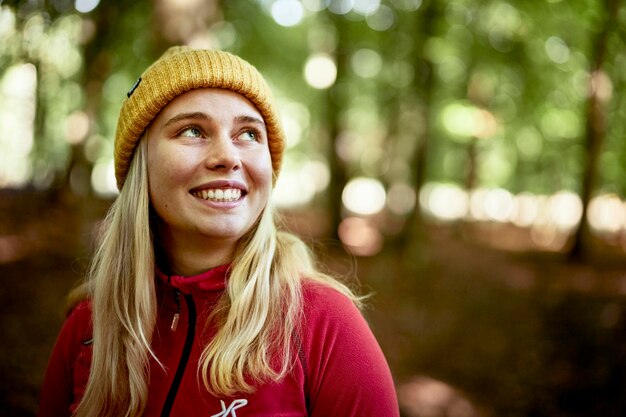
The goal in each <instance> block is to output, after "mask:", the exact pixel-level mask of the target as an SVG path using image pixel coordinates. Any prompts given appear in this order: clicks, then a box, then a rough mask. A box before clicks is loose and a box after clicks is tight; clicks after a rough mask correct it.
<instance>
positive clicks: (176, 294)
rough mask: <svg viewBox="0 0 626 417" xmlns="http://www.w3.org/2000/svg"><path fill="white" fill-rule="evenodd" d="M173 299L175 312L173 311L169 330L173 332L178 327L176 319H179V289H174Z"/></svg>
mask: <svg viewBox="0 0 626 417" xmlns="http://www.w3.org/2000/svg"><path fill="white" fill-rule="evenodd" d="M174 300H175V301H176V313H174V317H172V324H171V325H170V330H171V331H173V332H175V331H176V329H177V328H178V320H179V319H180V291H178V290H175V291H174Z"/></svg>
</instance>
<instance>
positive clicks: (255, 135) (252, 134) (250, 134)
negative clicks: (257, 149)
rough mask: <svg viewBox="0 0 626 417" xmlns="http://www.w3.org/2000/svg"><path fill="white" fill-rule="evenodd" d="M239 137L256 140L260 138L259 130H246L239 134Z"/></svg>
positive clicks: (251, 140)
mask: <svg viewBox="0 0 626 417" xmlns="http://www.w3.org/2000/svg"><path fill="white" fill-rule="evenodd" d="M239 139H241V140H245V141H250V142H256V141H258V140H259V132H257V131H256V130H246V131H245V132H243V133H242V134H241V135H239Z"/></svg>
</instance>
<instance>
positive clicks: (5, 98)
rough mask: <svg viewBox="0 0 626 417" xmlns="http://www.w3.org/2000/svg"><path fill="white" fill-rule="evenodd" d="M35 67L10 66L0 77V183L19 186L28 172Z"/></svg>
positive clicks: (34, 102) (35, 77)
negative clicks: (0, 133) (0, 132)
mask: <svg viewBox="0 0 626 417" xmlns="http://www.w3.org/2000/svg"><path fill="white" fill-rule="evenodd" d="M36 90H37V69H36V68H35V66H34V65H33V64H17V65H14V66H12V67H10V68H9V69H8V70H7V71H6V73H5V74H4V77H2V79H1V80H0V131H2V132H3V133H2V135H0V187H15V188H19V187H22V186H24V185H26V184H27V183H28V182H29V181H30V179H31V176H32V163H31V159H30V152H31V149H32V148H33V143H34V122H35V111H36V102H37V97H36Z"/></svg>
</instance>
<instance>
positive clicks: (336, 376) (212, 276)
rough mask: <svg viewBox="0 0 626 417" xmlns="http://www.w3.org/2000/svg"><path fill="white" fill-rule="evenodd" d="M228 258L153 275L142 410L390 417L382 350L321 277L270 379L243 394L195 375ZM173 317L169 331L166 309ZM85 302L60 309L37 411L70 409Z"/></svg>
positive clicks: (85, 323) (78, 374)
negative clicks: (289, 365) (223, 392)
mask: <svg viewBox="0 0 626 417" xmlns="http://www.w3.org/2000/svg"><path fill="white" fill-rule="evenodd" d="M226 272H227V266H224V267H219V268H215V269H212V270H210V271H208V272H206V273H204V274H201V275H198V276H195V277H179V276H172V277H165V276H161V275H160V274H159V276H160V278H161V280H159V285H158V293H159V311H158V320H157V329H156V331H155V333H154V337H153V339H154V340H153V342H152V347H153V349H154V351H155V353H156V356H157V357H158V358H159V360H160V361H161V362H162V363H163V364H164V365H165V370H164V369H162V368H161V367H160V366H159V364H157V363H156V361H154V360H151V363H150V385H149V393H148V405H147V409H146V411H145V413H144V416H162V417H163V416H180V417H183V416H184V417H192V416H204V417H246V416H255V417H263V416H267V417H270V416H271V417H278V416H281V417H292V416H293V417H296V416H312V417H369V416H371V417H387V416H389V417H397V416H399V411H398V403H397V399H396V394H395V390H394V386H393V381H392V378H391V374H390V372H389V368H388V366H387V363H386V361H385V358H384V356H383V354H382V352H381V350H380V348H379V346H378V343H377V342H376V340H375V339H374V336H373V335H372V332H371V331H370V329H369V327H368V326H367V323H366V322H365V320H364V319H363V317H362V316H361V314H360V312H359V311H358V310H357V309H356V307H355V306H354V305H353V304H352V302H351V301H350V300H349V299H347V298H346V297H345V296H343V295H342V294H340V293H338V292H337V291H335V290H333V289H331V288H328V287H326V286H323V285H321V284H316V283H311V282H306V283H305V284H304V287H303V297H304V299H303V301H304V323H303V327H302V328H303V330H302V335H301V337H300V338H301V340H299V341H298V343H299V344H300V345H301V349H300V358H299V360H298V361H296V365H295V366H294V367H293V369H292V371H291V372H290V373H289V374H288V375H287V376H286V377H285V378H284V379H282V380H281V381H279V382H277V383H266V384H263V385H260V386H258V387H257V389H256V391H255V392H254V393H252V394H241V395H236V396H234V397H233V398H216V397H214V396H212V395H210V394H209V393H208V392H206V391H205V390H204V389H203V388H202V383H201V382H200V383H199V381H198V378H197V369H198V359H199V357H200V354H201V352H202V349H203V347H204V346H205V345H206V343H207V342H208V340H210V338H211V337H212V332H213V331H212V330H211V329H207V328H206V326H205V325H204V323H205V322H206V319H207V317H208V315H209V314H210V312H211V310H212V308H213V306H214V305H215V302H216V301H217V299H218V298H219V296H220V295H221V294H222V292H223V290H224V282H225V276H226ZM177 313H178V315H179V318H178V324H177V326H176V329H175V330H172V322H173V320H174V316H175V315H176V314H177ZM91 349H92V331H91V304H90V302H89V301H83V302H82V303H81V304H79V305H78V306H77V307H76V308H74V310H73V311H72V312H71V314H70V315H69V317H68V319H67V320H66V322H65V324H64V325H63V328H62V329H61V332H60V334H59V337H58V339H57V342H56V345H55V347H54V350H53V352H52V356H51V358H50V362H49V364H48V369H47V372H46V377H45V380H44V384H43V388H42V392H41V402H40V408H39V414H38V416H39V417H48V416H49V417H62V416H71V415H72V412H73V411H74V410H75V409H76V406H77V405H78V403H79V401H80V399H81V398H82V395H83V393H84V389H85V385H86V383H87V379H88V377H89V367H90V363H91Z"/></svg>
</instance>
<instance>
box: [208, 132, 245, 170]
mask: <svg viewBox="0 0 626 417" xmlns="http://www.w3.org/2000/svg"><path fill="white" fill-rule="evenodd" d="M205 165H206V167H207V168H208V169H210V170H212V171H215V170H223V171H231V170H235V171H236V170H238V169H239V167H240V159H239V152H238V150H237V147H236V146H235V144H234V143H233V141H232V140H231V138H230V136H229V135H227V134H223V133H222V134H220V135H219V136H216V137H214V140H212V141H211V142H210V145H209V146H208V147H207V149H206V157H205Z"/></svg>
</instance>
